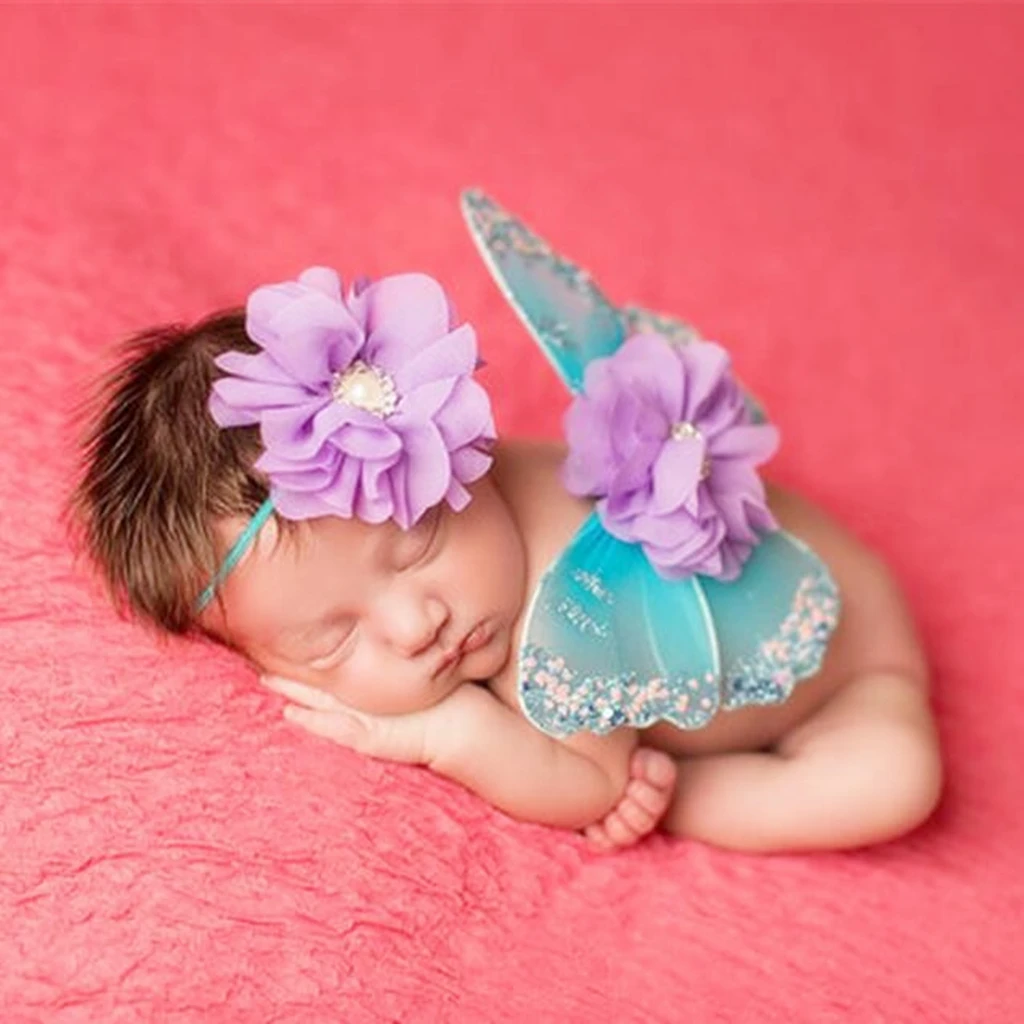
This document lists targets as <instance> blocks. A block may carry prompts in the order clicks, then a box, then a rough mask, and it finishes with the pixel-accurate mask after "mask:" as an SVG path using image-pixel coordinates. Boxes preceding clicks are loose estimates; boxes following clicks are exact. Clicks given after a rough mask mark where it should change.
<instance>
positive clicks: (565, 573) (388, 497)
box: [74, 192, 941, 852]
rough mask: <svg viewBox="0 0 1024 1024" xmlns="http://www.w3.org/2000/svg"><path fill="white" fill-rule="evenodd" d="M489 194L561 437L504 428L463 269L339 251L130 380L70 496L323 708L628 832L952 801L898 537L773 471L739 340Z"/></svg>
mask: <svg viewBox="0 0 1024 1024" xmlns="http://www.w3.org/2000/svg"><path fill="white" fill-rule="evenodd" d="M463 208H464V212H465V214H466V217H467V220H468V222H469V225H470V229H471V232H472V234H473V237H474V239H475V241H476V242H477V244H478V246H479V248H480V250H481V253H482V255H483V256H484V259H485V261H486V263H487V265H488V267H489V268H490V270H491V272H492V273H493V274H494V276H495V277H496V279H497V281H498V284H499V286H500V287H501V289H502V292H503V294H505V296H506V297H507V298H508V300H509V301H510V302H511V303H512V304H513V306H514V308H515V309H516V311H517V313H518V314H519V315H520V316H521V318H522V319H523V321H524V323H525V325H526V327H527V328H528V330H529V331H530V333H531V335H532V336H533V337H534V338H535V339H536V341H537V342H538V344H539V345H540V347H541V349H542V351H543V352H544V354H545V355H546V356H547V358H548V359H549V361H550V362H551V364H552V365H553V368H554V370H555V372H556V373H557V374H558V375H559V377H560V378H561V379H562V381H563V382H564V383H565V385H566V387H567V388H568V389H569V391H570V392H571V393H572V395H573V400H572V404H571V406H570V408H569V410H568V413H567V415H566V420H565V426H566V431H565V433H566V440H565V443H564V444H556V443H526V442H517V441H500V442H499V441H498V440H497V438H496V434H495V429H494V424H493V419H492V416H491V408H490V402H489V399H488V396H487V394H486V392H485V391H484V389H483V388H482V387H481V385H480V384H479V383H478V382H477V381H476V380H475V379H474V378H473V373H474V371H475V369H476V367H477V365H478V360H477V345H476V336H475V334H474V331H473V329H472V327H471V326H470V325H469V324H466V323H460V322H459V319H458V317H457V315H456V313H455V311H454V308H453V306H452V304H451V302H450V300H449V297H448V295H447V294H446V292H445V290H444V289H443V288H442V286H441V285H440V284H439V283H438V282H437V281H435V280H433V279H432V278H431V277H429V276H427V275H424V274H400V275H395V276H390V277H384V278H380V279H378V280H376V281H373V282H366V281H357V282H356V283H354V284H353V285H351V286H349V287H348V288H347V289H345V288H343V286H342V284H341V281H340V280H339V277H338V275H337V274H336V273H335V272H334V271H332V270H330V269H327V268H324V267H313V268H310V269H309V270H306V271H305V272H304V273H302V274H300V275H299V277H298V278H297V279H296V280H294V281H287V282H283V283H279V284H272V285H266V286H263V287H260V288H257V289H256V290H255V291H254V292H253V293H252V294H251V295H250V296H249V299H248V302H247V305H246V308H245V309H244V310H235V311H228V312H222V313H218V314H214V315H212V316H210V317H208V318H206V319H204V320H202V321H201V322H199V323H197V324H195V325H192V326H189V327H183V326H171V327H159V328H154V329H152V330H149V331H146V332H144V333H142V334H140V335H138V336H137V337H136V338H135V339H133V341H132V342H131V343H130V345H129V348H128V352H127V356H126V358H125V360H124V361H123V363H122V365H120V366H119V367H118V369H117V370H116V371H115V372H114V373H113V374H112V375H111V377H110V378H109V379H108V382H107V386H106V388H105V390H104V392H103V395H102V398H101V404H100V406H99V408H98V410H97V413H96V416H95V419H94V422H93V424H92V427H91V429H90V433H89V435H88V437H87V440H86V442H85V445H84V448H83V472H82V476H81V480H80V483H79V485H78V488H77V490H76V492H75V496H74V509H75V511H76V513H77V517H78V521H79V523H80V524H81V527H82V535H83V538H84V542H85V545H86V548H87V550H88V552H89V554H90V556H91V557H92V559H93V560H94V561H95V562H96V564H97V565H98V567H99V569H100V571H101V573H102V575H103V576H104V578H105V579H106V581H107V583H108V584H109V587H110V589H111V592H112V594H113V596H114V598H115V600H116V601H117V603H118V604H119V605H120V606H122V607H126V608H127V609H129V610H131V611H132V612H133V613H135V614H137V615H138V616H140V617H142V618H143V619H145V620H147V621H149V622H150V623H153V624H155V625H157V626H158V627H159V628H160V629H161V630H163V631H166V632H170V633H176V634H192V635H196V636H205V637H208V638H212V639H213V640H215V641H217V642H219V643H222V644H225V645H227V646H229V647H230V648H232V649H234V650H236V651H237V652H238V653H239V654H240V655H242V656H243V657H244V658H246V659H247V660H248V661H249V662H250V663H251V664H253V665H254V666H255V667H256V668H257V670H258V671H259V672H260V674H261V678H262V680H263V682H264V684H265V685H267V686H269V687H270V688H271V689H273V690H275V691H277V692H278V693H280V694H282V695H283V696H284V697H286V698H288V700H289V703H288V704H287V705H286V707H285V714H286V716H287V717H288V719H289V720H290V721H292V722H295V723H297V724H298V725H301V726H303V727H305V728H306V729H308V730H309V731H310V732H312V733H314V734H316V735H317V736H320V737H323V738H326V739H329V740H331V741H334V742H336V743H340V744H343V745H345V746H348V747H351V748H354V749H355V750H358V751H360V752H362V753H365V754H367V755H369V756H372V757H379V758H386V759H390V760H396V761H403V762H406V763H410V764H418V765H423V766H426V767H429V768H430V769H432V770H434V771H436V772H438V773H440V774H442V775H444V776H446V777H448V778H450V779H453V780H455V781H456V782H458V783H460V784H462V785H463V786H465V787H466V788H468V789H470V790H471V791H473V792H474V793H477V794H478V795H479V796H481V797H483V798H484V799H485V800H488V801H490V802H491V803H492V804H493V805H494V806H496V807H498V808H500V809H501V810H503V811H505V812H506V813H508V814H510V815H512V816H514V817H516V818H519V819H521V820H524V821H531V822H538V823H544V824H549V825H553V826H559V827H563V828H568V829H578V830H581V831H583V832H584V833H585V834H586V836H587V837H588V839H589V841H590V842H591V844H592V845H593V846H594V847H595V848H597V849H601V850H613V849H621V848H623V847H627V846H629V845H631V844H633V843H635V842H637V841H638V840H639V839H641V838H642V837H644V836H645V835H647V834H648V833H650V832H651V831H652V830H654V829H655V828H660V829H663V830H664V831H666V832H668V833H670V834H672V835H678V836H688V837H692V838H695V839H700V840H702V841H705V842H708V843H712V844H715V845H718V846H722V847H728V848H732V849H736V850H745V851H763V852H769V851H800V850H817V849H836V848H845V847H857V846H862V845H866V844H870V843H877V842H882V841H885V840H888V839H891V838H893V837H895V836H898V835H901V834H903V833H905V832H907V831H908V830H910V829H912V828H914V827H915V826H916V825H918V824H919V823H921V822H922V821H923V820H924V819H925V818H926V817H927V816H928V815H929V814H930V812H931V811H932V809H933V808H934V806H935V804H936V802H937V800H938V796H939V791H940V786H941V762H940V755H939V749H938V744H937V738H936V730H935V726H934V722H933V719H932V715H931V711H930V708H929V694H928V691H929V680H928V672H927V666H926V663H925V659H924V657H923V654H922V651H921V647H920V644H919V641H918V639H917V637H916V635H915V630H914V626H913V623H912V621H911V618H910V616H909V614H908V611H907V607H906V604H905V602H904V599H903V597H902V596H901V594H900V591H899V589H898V587H897V585H896V584H895V583H894V581H893V579H892V576H891V575H890V573H889V571H888V569H887V568H886V566H885V565H884V564H883V563H882V561H881V560H880V559H879V557H878V556H877V555H876V554H875V553H873V552H872V551H870V550H868V549H866V548H865V547H864V546H863V545H862V544H861V543H860V542H859V541H858V540H857V539H856V538H854V537H853V536H852V535H851V534H850V533H849V532H847V531H846V530H845V529H843V528H842V527H841V526H840V525H839V524H838V523H836V522H834V521H833V520H832V519H830V518H829V517H828V516H827V515H825V514H824V513H823V512H821V511H820V510H819V509H817V508H815V507H814V506H813V505H811V504H809V503H808V502H807V501H804V500H803V499H801V498H800V497H798V496H797V495H795V494H792V493H788V492H786V491H783V490H781V489H779V488H776V487H773V486H772V485H771V484H768V483H765V482H764V481H762V479H761V476H760V474H759V469H758V467H759V466H761V465H762V464H763V463H764V462H765V461H767V460H768V459H769V458H770V457H771V455H772V454H773V453H774V451H775V449H776V447H777V445H778V435H777V431H776V430H775V428H774V427H772V426H771V425H770V424H769V422H768V421H767V418H766V416H765V413H764V411H763V409H762V408H761V406H760V405H759V404H758V402H757V401H756V400H755V399H754V398H753V397H752V396H751V395H750V394H748V393H747V392H745V391H744V390H743V388H742V387H741V386H740V385H739V383H738V382H737V381H736V379H735V377H734V375H733V373H732V369H731V364H730V359H729V356H728V354H727V353H726V352H725V350H724V349H723V348H722V347H721V346H719V345H717V344H714V343H712V342H708V341H704V340H701V339H700V338H699V337H698V336H697V335H696V333H695V332H694V331H693V330H692V329H691V328H689V327H687V326H686V325H684V324H682V323H680V322H679V321H676V320H674V319H672V318H669V317H665V316H662V315H658V314H653V313H650V312H648V311H645V310H642V309H638V308H634V307H627V308H616V307H614V306H613V305H612V304H611V303H609V301H608V300H607V299H606V298H605V296H604V295H603V294H602V292H601V291H600V290H599V289H598V287H597V286H596V285H595V284H594V282H593V281H592V280H591V279H590V278H589V276H588V275H587V274H586V273H585V272H584V271H582V270H581V269H580V268H579V267H577V266H576V265H575V264H573V263H572V262H571V261H569V260H567V259H566V258H564V257H562V256H560V255H558V254H556V253H555V252H553V251H552V250H551V248H550V247H549V246H548V245H547V244H546V243H545V242H543V241H542V240H541V239H540V238H538V237H537V236H536V235H535V234H534V233H533V232H531V231H530V230H529V229H528V228H526V227H525V226H524V225H523V224H522V223H521V222H520V221H518V220H517V219H515V218H514V217H511V216H510V215H508V214H507V213H505V212H504V211H503V210H501V209H500V208H499V207H498V206H497V205H496V204H495V203H494V202H493V201H491V200H490V199H488V198H487V197H486V196H484V195H482V194H481V193H479V192H468V193H466V194H465V196H464V197H463Z"/></svg>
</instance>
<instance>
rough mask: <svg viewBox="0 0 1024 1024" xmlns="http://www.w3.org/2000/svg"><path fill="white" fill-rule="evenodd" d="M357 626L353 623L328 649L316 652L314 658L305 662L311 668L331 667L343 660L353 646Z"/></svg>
mask: <svg viewBox="0 0 1024 1024" xmlns="http://www.w3.org/2000/svg"><path fill="white" fill-rule="evenodd" d="M358 630H359V627H358V626H356V625H354V626H353V627H352V628H351V629H350V630H349V631H348V632H347V633H346V634H345V636H344V637H342V639H341V640H339V641H338V642H336V643H335V644H334V645H333V646H332V647H331V648H330V649H329V650H327V651H325V652H324V653H323V654H318V655H316V656H315V657H314V658H311V659H310V660H309V661H308V662H307V664H308V665H309V667H310V668H313V669H328V668H333V667H334V666H335V665H337V664H338V663H339V662H340V661H343V660H344V659H345V658H347V657H348V655H349V653H350V652H351V649H352V647H354V646H355V640H356V633H357V632H358Z"/></svg>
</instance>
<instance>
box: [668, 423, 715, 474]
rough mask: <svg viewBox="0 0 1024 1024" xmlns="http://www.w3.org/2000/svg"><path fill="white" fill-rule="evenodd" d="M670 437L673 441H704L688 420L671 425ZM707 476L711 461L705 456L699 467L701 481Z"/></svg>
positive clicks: (709, 471)
mask: <svg viewBox="0 0 1024 1024" xmlns="http://www.w3.org/2000/svg"><path fill="white" fill-rule="evenodd" d="M670 436H671V438H672V440H673V441H686V440H689V439H691V438H692V439H693V440H694V441H703V440H704V435H703V434H702V433H701V432H700V431H699V430H698V429H697V427H695V426H694V425H693V424H692V423H690V422H689V421H688V420H687V421H684V422H682V423H674V424H672V431H671V434H670ZM709 476H711V460H710V459H709V458H708V457H707V456H705V457H704V461H703V462H702V463H701V465H700V478H701V480H707V478H708V477H709Z"/></svg>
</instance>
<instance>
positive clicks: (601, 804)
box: [264, 679, 637, 829]
mask: <svg viewBox="0 0 1024 1024" xmlns="http://www.w3.org/2000/svg"><path fill="white" fill-rule="evenodd" d="M264 681H265V683H266V684H267V685H268V686H269V687H270V688H271V689H273V690H275V691H276V692H278V693H280V694H282V695H283V696H285V697H288V698H289V699H291V700H293V701H296V702H297V704H299V705H302V706H300V707H296V706H294V705H292V706H289V707H288V708H287V709H286V715H287V717H288V718H289V719H290V720H291V721H293V722H295V723H296V724H298V725H301V726H303V727H304V728H306V729H308V730H309V731H310V732H313V733H315V734H316V735H318V736H323V737H325V738H327V739H331V740H334V741H335V742H336V743H341V744H343V745H344V746H348V747H351V748H353V749H355V750H358V751H360V752H362V753H365V754H368V755H370V756H371V757H380V758H385V759H387V760H393V761H404V762H406V763H409V764H422V765H426V766H428V767H429V768H431V769H433V770H434V771H436V772H438V773H440V774H442V775H445V776H447V777H448V778H450V779H453V780H454V781H456V782H459V783H461V784H462V785H464V786H465V787H466V788H467V789H470V790H472V791H473V792H474V793H477V794H479V795H480V796H482V797H483V798H484V799H485V800H487V801H489V802H490V803H492V804H493V805H494V806H496V807H498V808H500V809H501V810H503V811H505V812H506V813H507V814H510V815H512V817H514V818H519V819H520V820H523V821H532V822H536V823H538V824H545V825H555V826H559V827H562V828H570V829H580V828H584V827H586V826H588V825H591V824H593V823H594V822H597V821H599V820H601V819H603V818H605V816H606V815H608V813H609V811H611V810H612V809H613V808H615V807H616V806H617V805H618V804H619V803H620V801H621V800H622V797H623V795H624V793H625V791H626V786H627V782H628V781H629V760H630V755H631V754H632V752H633V750H634V748H635V747H636V742H637V737H636V733H635V732H634V731H632V730H628V729H622V730H617V731H616V732H614V733H611V734H610V735H608V736H594V735H591V734H581V735H578V736H574V737H572V738H571V739H569V740H566V741H559V740H556V739H553V738H552V737H550V736H547V735H545V734H544V733H542V732H540V731H538V730H537V729H535V728H534V727H533V726H532V725H530V723H529V722H527V721H526V720H525V719H524V718H522V717H521V716H519V715H517V714H516V713H515V712H514V711H513V710H512V709H511V708H508V707H506V706H505V705H504V704H502V703H501V701H500V700H499V699H498V698H497V697H496V696H494V695H493V694H492V693H490V692H489V691H488V690H486V689H484V688H483V687H480V686H476V685H473V684H471V683H466V684H464V685H462V686H460V687H459V688H458V689H457V690H455V691H454V692H453V693H452V694H451V696H449V697H447V698H445V700H443V701H441V702H440V703H439V704H436V705H434V706H433V707H431V708H427V709H426V710H424V711H417V712H413V713H412V714H407V715H395V716H380V715H378V716H374V715H365V714H362V713H361V712H357V711H353V710H352V709H351V708H347V707H346V706H345V705H343V704H342V703H340V702H339V701H337V700H336V699H335V698H333V697H331V696H330V695H329V694H325V693H323V691H320V690H316V689H313V688H311V687H308V686H303V685H301V684H299V683H294V682H291V681H290V680H282V679H267V680H264Z"/></svg>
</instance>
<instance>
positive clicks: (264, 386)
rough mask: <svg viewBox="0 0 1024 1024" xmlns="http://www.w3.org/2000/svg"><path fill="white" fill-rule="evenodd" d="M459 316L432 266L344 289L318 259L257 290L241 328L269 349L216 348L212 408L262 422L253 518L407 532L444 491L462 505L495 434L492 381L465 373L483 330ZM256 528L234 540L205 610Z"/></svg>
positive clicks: (231, 418)
mask: <svg viewBox="0 0 1024 1024" xmlns="http://www.w3.org/2000/svg"><path fill="white" fill-rule="evenodd" d="M454 320H455V316H454V312H453V310H452V307H451V304H450V303H449V301H448V298H447V296H446V295H445V292H444V290H443V289H442V287H441V286H440V284H438V282H437V281H435V280H434V279H433V278H431V277H428V276H427V275H425V274H398V275H394V276H391V277H384V278H381V279H380V280H378V281H375V282H373V283H365V282H361V283H357V284H356V285H354V286H352V287H351V288H350V289H349V291H348V294H347V295H346V296H344V297H343V296H342V290H341V281H340V279H339V277H338V275H337V274H336V273H335V272H334V271H333V270H330V269H329V268H327V267H311V268H310V269H308V270H306V271H304V272H303V273H302V274H300V275H299V277H298V280H297V281H286V282H284V283H281V284H271V285H265V286H263V287H261V288H257V289H256V290H255V291H254V292H253V293H252V294H251V295H250V296H249V301H248V304H247V307H246V323H245V329H246V333H247V334H248V335H249V337H250V338H251V339H252V340H253V341H254V342H256V344H257V345H259V346H260V348H261V351H260V352H257V353H255V354H247V353H243V352H237V351H231V352H225V353H224V354H223V355H221V356H218V357H217V359H216V364H217V366H218V367H219V368H220V369H221V370H223V371H225V373H226V376H224V377H221V378H220V379H219V380H217V381H216V382H215V383H214V385H213V391H212V394H211V395H210V413H211V415H212V416H213V418H214V420H216V422H217V424H218V425H219V426H221V427H238V426H247V425H253V424H258V425H259V428H260V438H261V440H262V442H263V447H264V451H263V454H262V455H261V456H260V458H259V459H258V460H257V462H256V464H255V468H256V469H258V470H260V471H261V472H263V473H265V474H266V475H267V477H268V478H269V480H270V498H269V499H268V501H267V502H266V503H265V507H264V508H263V509H261V510H260V512H258V513H257V519H258V522H259V524H262V522H264V521H265V520H266V518H267V516H269V514H270V511H271V510H276V511H277V512H278V513H279V514H280V515H282V516H284V517H285V518H286V519H310V518H314V517H317V516H326V515H338V516H343V517H345V518H350V517H352V516H358V517H359V518H360V519H363V520H364V521H366V522H368V523H382V522H384V521H386V520H388V519H394V520H395V522H396V523H398V525H399V526H401V527H402V528H403V529H409V528H410V527H411V526H413V525H414V524H415V523H416V522H417V521H418V520H419V519H420V517H421V516H422V515H423V514H424V513H425V512H426V511H427V510H428V509H430V508H432V507H433V506H435V505H437V504H438V503H439V502H441V501H447V502H448V504H449V505H450V506H451V507H452V508H453V509H455V510H456V511H459V510H461V509H463V508H465V506H466V505H467V504H468V503H469V500H470V493H469V491H468V490H467V489H466V485H467V484H470V483H472V482H473V481H474V480H478V479H479V478H480V477H482V476H483V475H484V474H485V473H486V472H487V470H488V469H489V468H490V466H491V461H492V459H491V455H490V448H491V445H492V444H493V442H494V440H495V437H496V434H495V429H494V420H493V418H492V416H491V406H490V400H489V399H488V397H487V392H486V391H484V389H483V388H482V387H481V386H480V385H479V384H478V383H477V382H476V381H474V380H473V379H472V377H471V375H472V373H473V371H474V370H475V369H476V366H477V352H476V334H475V332H474V330H473V328H472V327H471V326H470V325H469V324H463V325H462V326H459V327H455V326H454ZM257 519H254V523H253V524H250V527H252V526H253V525H255V524H256V522H257ZM257 529H258V527H257ZM256 532H257V530H256V529H253V530H247V531H246V532H245V533H243V535H242V537H240V538H239V541H238V542H236V544H235V547H234V548H232V550H231V551H230V552H229V553H228V556H227V557H226V558H225V560H224V563H223V564H222V566H221V568H220V569H219V570H218V573H217V575H216V576H215V577H214V579H213V581H212V582H211V583H210V585H209V586H208V587H207V588H206V589H205V590H204V591H203V593H202V594H201V595H200V597H199V600H198V601H197V607H198V609H199V610H202V608H203V607H205V606H206V604H208V603H209V601H210V599H212V597H213V594H214V593H215V592H216V588H217V586H218V585H219V584H220V583H221V582H222V581H223V579H224V577H225V576H226V575H227V573H228V572H230V570H231V568H232V567H233V566H234V565H235V564H237V562H238V560H239V558H241V556H242V554H243V553H244V550H245V548H246V547H247V546H248V544H249V543H251V541H252V538H253V536H255V533H256Z"/></svg>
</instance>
